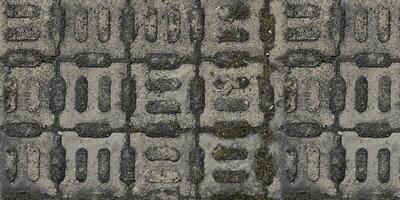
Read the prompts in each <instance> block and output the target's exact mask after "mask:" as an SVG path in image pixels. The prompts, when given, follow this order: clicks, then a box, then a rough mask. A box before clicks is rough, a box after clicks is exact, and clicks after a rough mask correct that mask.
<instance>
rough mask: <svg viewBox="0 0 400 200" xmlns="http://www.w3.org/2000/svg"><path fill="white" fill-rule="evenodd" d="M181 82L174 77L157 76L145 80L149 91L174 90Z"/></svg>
mask: <svg viewBox="0 0 400 200" xmlns="http://www.w3.org/2000/svg"><path fill="white" fill-rule="evenodd" d="M181 85H182V82H181V81H180V80H179V79H176V78H165V77H164V78H158V79H155V80H148V81H146V88H147V89H148V90H150V91H155V92H165V91H174V90H177V89H179V88H180V87H181Z"/></svg>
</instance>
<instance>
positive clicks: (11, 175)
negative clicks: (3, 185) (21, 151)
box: [5, 148, 18, 183]
mask: <svg viewBox="0 0 400 200" xmlns="http://www.w3.org/2000/svg"><path fill="white" fill-rule="evenodd" d="M5 153H6V155H5V157H6V166H5V167H6V176H7V179H8V181H9V182H10V183H12V182H14V181H15V179H16V178H17V164H18V154H17V150H16V149H15V148H8V149H7V150H6V152H5Z"/></svg>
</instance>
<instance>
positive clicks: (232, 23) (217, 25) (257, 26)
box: [201, 0, 264, 56]
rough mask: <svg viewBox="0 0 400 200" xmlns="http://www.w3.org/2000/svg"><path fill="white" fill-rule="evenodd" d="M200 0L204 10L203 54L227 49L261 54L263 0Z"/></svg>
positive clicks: (209, 54)
mask: <svg viewBox="0 0 400 200" xmlns="http://www.w3.org/2000/svg"><path fill="white" fill-rule="evenodd" d="M201 3H202V6H203V7H204V13H205V14H204V16H205V19H204V27H205V35H204V42H203V45H202V53H203V54H204V55H206V56H213V55H214V54H215V53H217V52H227V51H244V52H248V53H250V54H251V55H253V56H261V55H263V53H264V50H263V42H262V41H261V36H260V34H262V33H261V32H260V30H261V9H262V8H264V1H263V0H250V1H243V0H233V1H232V0H202V1H201Z"/></svg>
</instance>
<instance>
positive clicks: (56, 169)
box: [49, 145, 67, 184]
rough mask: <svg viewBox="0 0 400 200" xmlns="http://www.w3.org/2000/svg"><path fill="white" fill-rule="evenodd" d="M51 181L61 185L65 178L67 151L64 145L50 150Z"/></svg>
mask: <svg viewBox="0 0 400 200" xmlns="http://www.w3.org/2000/svg"><path fill="white" fill-rule="evenodd" d="M49 161H50V166H49V167H50V172H49V176H50V179H51V180H52V181H53V182H54V183H56V184H60V183H61V182H62V181H63V180H64V178H65V167H66V163H67V161H66V150H65V148H64V147H63V146H62V145H56V146H55V147H54V148H52V149H51V150H50V159H49Z"/></svg>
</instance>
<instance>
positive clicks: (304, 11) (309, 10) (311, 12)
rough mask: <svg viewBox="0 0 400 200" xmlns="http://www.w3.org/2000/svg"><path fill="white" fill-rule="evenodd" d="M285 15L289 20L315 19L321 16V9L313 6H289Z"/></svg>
mask: <svg viewBox="0 0 400 200" xmlns="http://www.w3.org/2000/svg"><path fill="white" fill-rule="evenodd" d="M285 14H286V17H288V18H315V17H318V16H319V15H320V9H319V7H318V6H316V5H311V4H289V5H287V6H286V10H285Z"/></svg>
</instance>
